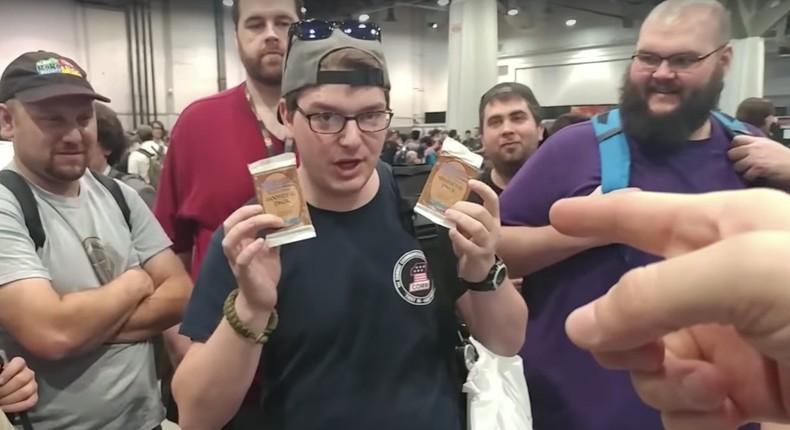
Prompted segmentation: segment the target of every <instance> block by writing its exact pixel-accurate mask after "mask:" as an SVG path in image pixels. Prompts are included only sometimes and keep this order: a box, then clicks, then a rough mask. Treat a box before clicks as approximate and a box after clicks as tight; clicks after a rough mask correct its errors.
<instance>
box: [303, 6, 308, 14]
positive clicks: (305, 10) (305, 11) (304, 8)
mask: <svg viewBox="0 0 790 430" xmlns="http://www.w3.org/2000/svg"><path fill="white" fill-rule="evenodd" d="M305 13H307V8H306V7H304V6H302V14H305Z"/></svg>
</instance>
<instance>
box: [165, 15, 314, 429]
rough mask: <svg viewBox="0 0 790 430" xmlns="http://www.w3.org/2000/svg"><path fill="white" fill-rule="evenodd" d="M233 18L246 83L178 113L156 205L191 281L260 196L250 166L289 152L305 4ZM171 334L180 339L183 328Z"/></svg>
mask: <svg viewBox="0 0 790 430" xmlns="http://www.w3.org/2000/svg"><path fill="white" fill-rule="evenodd" d="M232 14H233V21H234V23H235V25H236V41H237V46H238V50H239V57H240V58H241V62H242V64H243V65H244V69H245V70H246V75H247V78H246V80H245V82H243V83H242V84H240V85H238V86H236V87H234V88H231V89H229V90H226V91H223V92H221V93H219V94H216V95H213V96H210V97H207V98H204V99H201V100H198V101H196V102H194V103H192V104H191V105H189V106H188V107H187V108H186V109H184V111H183V112H182V113H181V115H180V117H179V119H178V121H177V122H176V124H175V127H174V128H173V131H172V133H171V139H170V144H169V146H168V152H167V158H166V159H165V164H164V168H163V170H162V174H161V176H160V180H159V187H158V189H157V198H156V203H155V205H154V213H155V215H156V217H157V219H158V220H159V222H160V223H161V224H162V227H163V228H164V230H165V232H167V234H168V236H169V237H170V240H172V241H173V250H174V251H175V252H176V253H177V254H178V255H179V257H181V260H182V261H183V262H184V265H185V266H186V267H187V269H188V270H189V272H190V274H191V275H192V278H193V279H195V278H196V277H197V274H198V273H199V272H200V265H201V263H202V261H203V256H204V254H205V251H206V248H207V247H208V244H209V242H210V240H211V236H212V234H213V233H214V231H215V230H216V229H217V227H219V226H220V225H221V224H222V222H223V221H224V220H225V218H227V217H228V216H229V215H230V214H231V213H233V211H235V210H236V209H238V208H239V207H241V206H242V205H244V203H245V202H247V201H249V200H250V199H251V198H253V197H254V196H255V190H254V187H253V183H252V180H251V179H250V174H249V171H248V170H247V164H249V163H252V162H254V161H257V160H260V159H263V158H266V157H270V156H274V155H277V154H280V153H282V152H284V151H290V150H291V148H290V147H291V144H290V142H288V141H287V140H286V139H285V128H284V126H283V125H282V124H281V123H280V122H279V121H278V120H277V105H278V103H279V102H280V95H281V93H280V81H281V79H282V68H283V56H284V55H285V49H286V44H287V41H288V28H289V27H290V25H291V23H293V22H295V21H297V20H299V19H300V15H301V1H300V0H236V1H235V2H234V4H233V10H232ZM173 330H174V331H175V332H176V333H177V330H178V327H174V328H173ZM178 340H179V345H170V346H169V347H170V350H171V351H174V352H175V354H174V355H176V356H175V357H172V358H173V361H174V362H175V363H178V362H180V360H181V358H183V354H184V353H185V352H186V350H187V348H188V347H189V344H190V341H189V339H187V338H186V337H182V336H179V339H178ZM252 390H255V388H254V386H253V388H252ZM240 413H241V414H243V410H242V411H240ZM252 421H254V420H252ZM238 424H239V423H234V425H237V426H238ZM233 428H241V427H233Z"/></svg>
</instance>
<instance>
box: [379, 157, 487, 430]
mask: <svg viewBox="0 0 790 430" xmlns="http://www.w3.org/2000/svg"><path fill="white" fill-rule="evenodd" d="M380 164H381V163H380ZM432 167H433V166H427V165H416V166H392V167H389V166H384V167H383V168H380V169H379V172H381V171H382V170H385V172H383V176H385V177H384V178H382V179H383V180H384V181H389V182H390V183H391V184H392V186H393V187H394V189H395V193H396V195H398V196H400V199H399V200H398V206H399V209H398V211H399V216H400V219H401V223H402V224H403V226H404V228H405V229H406V230H407V231H409V232H410V233H411V234H412V235H413V236H415V237H416V238H417V240H418V241H419V242H420V248H421V249H422V252H423V254H425V259H426V260H427V261H428V267H429V268H430V269H429V270H430V273H431V279H432V280H433V282H434V283H435V285H436V298H437V300H438V301H439V304H440V306H443V307H445V309H452V310H454V309H455V302H456V300H458V298H459V297H460V296H461V295H462V294H463V293H464V291H463V290H462V288H461V287H460V284H459V278H458V267H457V266H456V264H455V263H456V261H457V260H456V259H455V257H454V256H453V255H451V254H452V252H453V251H452V242H451V241H450V236H449V231H448V230H447V229H446V228H444V227H442V226H439V225H437V224H435V223H433V222H432V221H430V220H428V219H427V218H425V217H423V216H422V215H419V214H416V213H415V212H414V206H415V205H416V204H417V200H419V198H420V194H421V193H422V189H423V187H424V186H425V182H427V181H428V176H429V175H430V174H431V168H432ZM387 170H389V171H390V172H389V173H387V172H386V171H387ZM387 175H388V176H389V179H388V178H387V177H386V176H387ZM454 344H455V353H454V356H453V357H452V362H451V366H452V367H453V370H454V372H455V374H456V377H457V383H458V390H459V402H460V405H461V411H462V414H461V415H462V416H461V420H462V423H464V427H463V428H466V424H465V423H466V410H467V400H466V395H465V394H464V393H462V392H461V387H462V386H463V384H464V383H465V382H466V378H467V376H468V374H469V368H470V367H471V365H472V364H474V363H475V362H476V361H477V358H478V355H477V351H476V350H475V348H474V345H472V343H471V342H470V341H469V331H468V330H467V327H466V325H465V324H464V323H463V322H462V321H461V320H460V319H459V320H458V324H457V327H456V333H455V339H454Z"/></svg>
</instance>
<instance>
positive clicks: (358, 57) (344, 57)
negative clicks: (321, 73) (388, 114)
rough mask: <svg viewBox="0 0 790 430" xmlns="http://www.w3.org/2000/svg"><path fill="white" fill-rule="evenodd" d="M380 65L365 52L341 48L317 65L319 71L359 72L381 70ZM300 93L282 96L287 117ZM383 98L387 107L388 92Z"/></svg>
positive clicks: (385, 91) (388, 101)
mask: <svg viewBox="0 0 790 430" xmlns="http://www.w3.org/2000/svg"><path fill="white" fill-rule="evenodd" d="M382 66H383V65H382V64H381V63H379V61H378V60H376V58H374V57H373V56H372V55H370V54H368V53H367V52H364V51H360V50H359V49H356V48H341V49H338V50H337V51H332V52H331V53H329V54H328V55H327V56H326V57H324V59H323V60H321V64H320V65H319V69H320V70H359V69H376V70H381V69H382ZM301 92H302V91H301V90H300V91H294V92H292V93H290V94H286V95H285V96H284V99H285V107H286V108H287V109H288V115H293V113H294V112H296V107H297V101H298V99H299V95H300V94H301ZM384 97H385V99H386V101H387V107H389V105H390V92H389V90H384Z"/></svg>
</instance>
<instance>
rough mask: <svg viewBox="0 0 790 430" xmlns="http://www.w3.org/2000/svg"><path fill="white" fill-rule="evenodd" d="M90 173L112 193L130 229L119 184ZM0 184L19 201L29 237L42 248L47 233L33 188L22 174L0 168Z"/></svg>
mask: <svg viewBox="0 0 790 430" xmlns="http://www.w3.org/2000/svg"><path fill="white" fill-rule="evenodd" d="M91 173H92V174H93V177H94V178H96V180H98V181H99V183H101V184H102V185H103V186H104V187H105V188H107V191H109V192H110V194H112V197H113V199H115V202H116V203H117V204H118V207H119V208H120V209H121V213H123V219H124V220H125V221H126V225H127V226H128V227H129V231H132V216H131V211H130V210H129V205H128V204H127V203H126V198H125V197H124V196H123V190H121V186H120V185H118V183H117V182H115V180H114V179H112V178H110V177H109V176H104V175H102V174H101V173H98V172H95V171H93V170H91ZM0 185H3V186H4V187H6V188H8V190H9V191H11V193H12V194H13V195H14V197H15V198H16V200H17V202H19V206H21V207H22V215H23V216H24V218H25V226H26V227H27V231H28V233H29V234H30V238H31V239H33V243H34V244H35V245H36V250H39V249H41V248H43V247H44V243H45V242H46V240H47V235H46V233H44V226H43V225H42V224H41V215H40V214H39V212H38V203H36V197H35V196H34V195H33V190H31V189H30V185H29V184H28V183H27V181H26V180H25V178H23V177H22V175H20V174H19V173H17V172H15V171H13V170H0Z"/></svg>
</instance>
